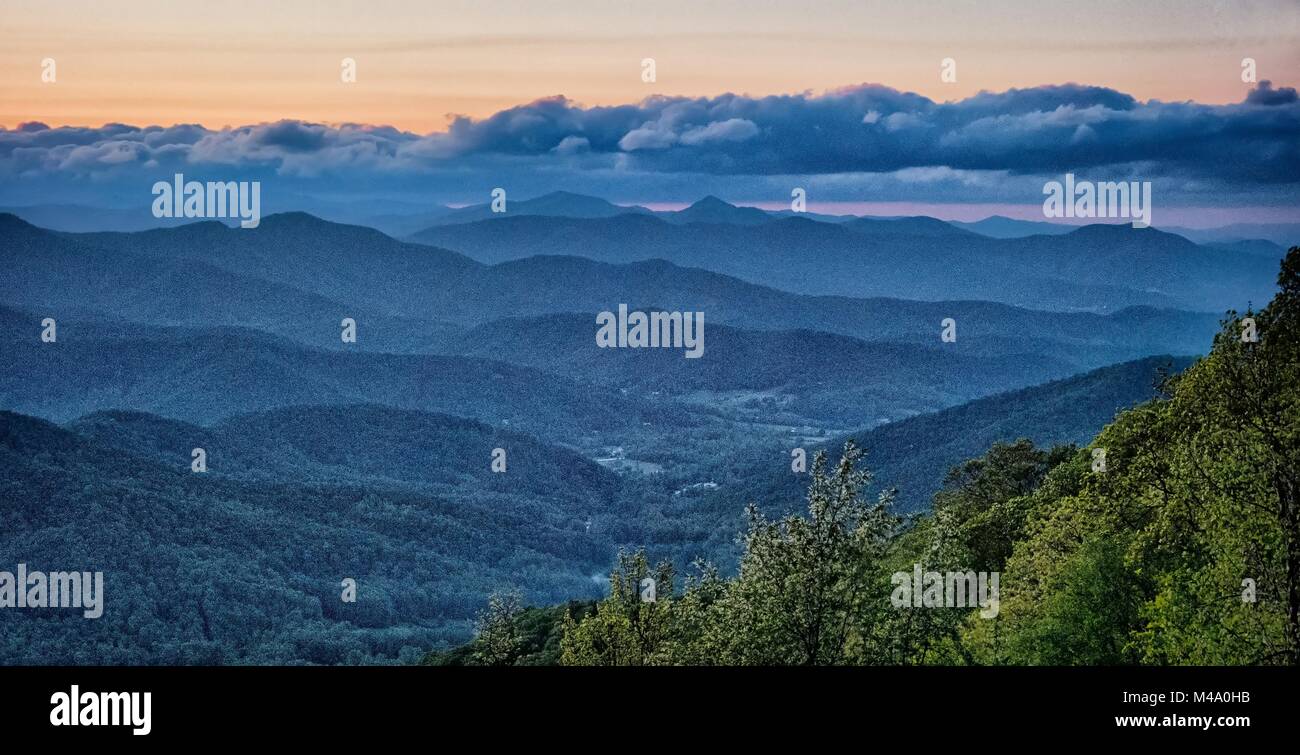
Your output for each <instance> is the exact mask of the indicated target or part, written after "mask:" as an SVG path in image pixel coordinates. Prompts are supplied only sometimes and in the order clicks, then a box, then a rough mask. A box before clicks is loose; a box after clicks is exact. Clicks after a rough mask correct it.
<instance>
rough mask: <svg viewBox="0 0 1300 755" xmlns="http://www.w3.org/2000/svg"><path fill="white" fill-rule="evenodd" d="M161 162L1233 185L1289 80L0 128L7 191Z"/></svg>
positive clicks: (463, 172)
mask: <svg viewBox="0 0 1300 755" xmlns="http://www.w3.org/2000/svg"><path fill="white" fill-rule="evenodd" d="M171 170H185V171H187V172H190V173H201V172H204V171H226V172H229V171H230V170H235V171H238V172H240V173H241V174H249V175H258V176H278V177H281V178H295V179H300V180H301V181H303V182H306V183H304V184H303V185H304V186H306V185H307V183H309V182H311V181H317V182H321V183H324V182H329V181H333V182H335V183H336V184H340V183H341V184H347V185H358V186H367V187H373V186H382V185H389V186H399V185H420V184H421V183H423V184H424V185H428V184H429V183H430V182H435V183H437V184H438V185H439V186H445V185H446V182H444V181H442V180H441V179H444V178H449V177H455V178H456V180H458V181H459V182H460V185H472V186H473V192H474V193H475V194H477V193H480V192H481V191H482V188H483V187H482V186H480V185H479V184H484V185H486V186H487V187H489V188H490V187H491V186H496V185H504V184H505V183H507V182H509V181H515V182H521V181H526V182H531V183H530V184H529V185H534V184H545V183H549V185H551V186H552V187H556V186H576V185H578V184H585V185H599V186H601V187H608V186H617V185H619V184H620V181H622V182H624V183H627V182H628V181H630V180H632V179H635V181H651V180H653V181H654V182H656V185H658V186H673V185H678V184H680V185H686V186H690V185H703V184H702V183H701V182H702V181H704V180H705V177H710V176H711V177H715V178H716V179H718V180H725V181H731V182H732V185H746V184H745V182H746V181H748V182H749V183H748V185H750V186H764V187H766V186H767V185H769V184H770V183H772V182H773V181H776V180H777V179H779V178H780V177H800V178H802V179H806V180H808V181H809V182H814V183H815V182H818V181H820V182H821V185H823V186H827V187H831V188H832V189H835V190H837V191H839V192H840V193H841V194H844V195H846V196H851V197H854V198H859V197H861V196H862V188H863V187H866V186H874V187H880V186H882V185H892V186H894V187H895V188H897V187H898V186H909V187H910V186H915V187H931V190H936V189H935V187H937V186H940V185H942V186H944V187H949V186H957V187H968V189H969V191H970V193H971V195H972V196H981V194H980V192H987V191H988V190H989V189H988V187H989V185H990V183H991V182H996V181H998V180H1002V179H1005V178H1007V177H1015V176H1042V175H1051V174H1060V173H1064V172H1076V173H1089V174H1094V175H1102V176H1105V177H1107V178H1111V177H1129V178H1131V179H1134V180H1138V179H1141V180H1156V179H1164V180H1167V181H1168V182H1169V185H1170V186H1171V187H1174V188H1179V187H1181V188H1182V189H1183V190H1187V191H1199V192H1202V193H1204V192H1209V191H1212V190H1214V187H1232V190H1234V191H1237V192H1239V193H1241V192H1249V191H1252V188H1251V187H1255V188H1256V189H1258V188H1261V187H1263V186H1273V187H1287V186H1295V184H1296V183H1297V182H1298V181H1300V100H1298V98H1297V96H1296V91H1295V89H1292V88H1289V87H1285V88H1280V89H1274V88H1273V86H1272V84H1271V83H1270V82H1268V81H1263V82H1260V84H1259V85H1258V86H1257V87H1256V88H1255V89H1254V90H1252V91H1251V92H1249V93H1248V94H1247V96H1246V97H1245V99H1244V100H1243V101H1242V102H1240V103H1237V104H1229V105H1205V104H1199V103H1195V102H1173V103H1167V102H1160V101H1148V102H1140V101H1138V100H1136V99H1134V98H1133V97H1132V96H1130V95H1127V94H1124V93H1122V92H1117V91H1115V90H1112V89H1107V88H1104V87H1092V86H1082V85H1077V84H1066V85H1061V86H1044V87H1034V88H1028V89H1012V90H1008V91H1005V92H981V93H979V94H977V95H975V96H972V97H968V98H966V99H963V100H958V101H953V102H936V101H934V100H931V99H929V98H926V97H923V96H921V95H918V94H914V93H909V92H900V91H898V90H895V89H892V88H889V87H886V86H880V85H873V84H868V85H860V86H852V87H845V88H842V89H836V90H832V91H829V92H825V93H821V94H813V93H809V92H805V93H799V94H789V95H773V96H767V97H749V96H744V95H736V94H723V95H719V96H717V97H698V98H687V97H663V96H656V97H650V98H647V99H645V100H643V101H641V102H638V103H635V104H628V105H619V106H612V107H583V106H581V105H578V104H577V103H574V102H573V101H571V100H568V99H566V98H564V97H560V96H556V97H550V98H545V99H541V100H537V101H535V102H531V103H528V104H524V105H519V106H517V107H512V108H509V109H507V110H503V111H501V112H498V113H496V114H494V115H492V116H490V117H487V118H482V119H472V118H467V117H458V118H456V119H455V120H453V121H452V123H451V125H450V127H449V128H448V130H447V131H445V132H441V133H434V134H428V135H419V134H413V133H409V132H404V131H400V130H398V129H395V128H392V127H390V126H372V125H362V124H344V125H340V126H326V125H322V124H316V123H306V122H300V121H292V120H285V121H279V122H276V123H265V124H258V125H251V126H243V127H239V128H229V129H223V130H219V131H214V130H211V129H206V128H203V127H201V126H198V125H194V124H183V125H176V126H170V127H159V126H150V127H145V128H141V127H136V126H129V125H125V124H108V125H105V126H103V127H100V128H78V127H61V128H49V127H47V126H45V125H44V124H39V123H26V124H22V125H20V126H19V127H18V128H16V129H14V130H7V129H0V179H4V182H5V183H9V184H10V185H11V187H13V191H17V192H21V190H22V184H23V183H24V182H25V181H26V182H32V181H44V182H47V183H48V182H50V181H56V182H57V181H59V180H65V181H68V182H76V181H79V180H81V179H84V178H85V177H90V178H93V179H95V180H96V181H97V182H98V183H97V184H96V185H107V184H111V183H112V181H113V180H114V179H115V178H118V179H122V180H126V179H128V178H129V179H130V180H132V181H135V180H139V181H144V180H146V179H148V180H149V181H150V182H152V180H155V179H156V177H157V176H158V175H160V174H166V173H167V172H168V171H171ZM223 175H224V174H223ZM866 176H894V178H892V179H890V181H889V182H882V181H880V180H878V179H870V180H869V179H867V178H864V177H866ZM543 177H544V178H545V181H543ZM679 177H680V178H679ZM837 177H846V178H837ZM854 177H856V178H854ZM999 177H1002V179H999ZM11 179H12V180H11ZM783 180H784V179H783ZM709 181H710V185H717V182H716V181H713V180H712V179H709ZM855 182H856V183H855ZM891 182H892V183H891ZM837 187H838V188H837ZM855 187H856V190H855ZM1286 191H1291V193H1292V194H1294V191H1293V190H1286ZM626 193H627V192H623V194H624V195H626ZM787 193H788V192H787ZM733 194H734V192H733Z"/></svg>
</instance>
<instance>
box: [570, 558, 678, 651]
mask: <svg viewBox="0 0 1300 755" xmlns="http://www.w3.org/2000/svg"><path fill="white" fill-rule="evenodd" d="M647 579H649V580H653V582H652V583H645V580H647ZM643 584H644V585H645V586H643ZM651 584H652V585H653V586H652V587H651V586H650V585H651ZM647 588H649V589H647ZM651 590H652V591H653V592H651ZM672 596H673V566H672V564H671V563H669V562H661V563H660V564H659V565H658V566H656V567H654V568H651V566H650V561H649V559H648V558H647V556H646V552H645V549H644V548H642V549H640V550H638V551H636V552H635V553H626V552H620V553H619V554H618V566H617V568H615V569H614V571H613V573H611V574H610V576H609V595H608V596H607V597H606V598H605V599H604V600H602V601H600V602H599V603H597V604H596V610H595V612H594V613H593V614H591V615H590V616H586V617H584V618H583V619H582V621H580V622H577V621H574V620H573V618H572V617H571V616H566V617H565V625H564V636H563V639H562V640H561V657H560V662H561V663H562V664H564V665H566V666H648V665H657V664H661V663H665V662H666V661H667V658H666V657H665V655H664V652H665V650H664V648H663V647H662V646H663V643H664V641H665V639H666V637H667V634H668V631H669V625H670V622H671V619H672V611H673V597H672ZM651 597H653V599H648V598H651Z"/></svg>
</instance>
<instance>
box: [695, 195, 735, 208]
mask: <svg viewBox="0 0 1300 755" xmlns="http://www.w3.org/2000/svg"><path fill="white" fill-rule="evenodd" d="M717 208H725V209H731V210H735V209H739V208H737V207H736V205H734V204H732V203H730V202H728V201H726V200H724V199H720V198H718V197H716V196H714V195H712V194H708V195H706V196H704V197H703V198H701V199H697V200H695V201H694V202H692V203H691V205H690V207H687V208H686V209H688V210H694V209H701V210H703V209H717Z"/></svg>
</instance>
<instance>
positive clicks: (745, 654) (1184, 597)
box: [426, 248, 1300, 665]
mask: <svg viewBox="0 0 1300 755" xmlns="http://www.w3.org/2000/svg"><path fill="white" fill-rule="evenodd" d="M1278 283H1279V287H1280V291H1279V292H1278V294H1277V296H1276V297H1275V298H1274V299H1273V301H1272V302H1271V303H1270V304H1269V305H1268V306H1267V307H1265V308H1264V309H1262V310H1260V311H1258V312H1251V311H1248V312H1245V313H1242V314H1240V315H1233V316H1231V317H1229V318H1228V319H1227V320H1226V321H1225V322H1224V325H1223V328H1222V330H1221V331H1220V333H1219V335H1218V337H1217V338H1216V339H1215V344H1214V348H1213V350H1212V351H1211V353H1210V354H1209V355H1208V356H1206V357H1204V358H1202V359H1199V360H1197V361H1196V363H1195V364H1193V365H1191V366H1190V367H1189V368H1188V369H1187V370H1185V371H1184V372H1183V373H1182V374H1180V375H1177V376H1172V377H1170V378H1169V379H1168V380H1167V381H1166V382H1165V384H1164V386H1163V394H1164V395H1163V396H1162V397H1160V398H1157V399H1154V400H1152V401H1149V402H1147V403H1144V404H1142V405H1141V406H1138V407H1135V408H1133V409H1129V410H1127V411H1124V412H1121V413H1120V414H1119V415H1118V416H1117V417H1116V418H1115V420H1114V421H1113V422H1111V423H1110V424H1108V425H1107V426H1106V427H1105V428H1104V429H1103V430H1102V431H1101V432H1100V433H1099V434H1097V436H1096V437H1095V438H1093V439H1092V441H1091V442H1090V443H1089V444H1088V445H1087V446H1086V447H1084V448H1074V447H1070V446H1061V447H1056V448H1051V449H1044V448H1037V447H1035V446H1034V445H1033V444H1032V443H1029V442H1027V441H1021V442H1016V443H996V444H994V445H993V446H991V447H990V448H989V449H988V450H987V451H986V452H985V453H983V454H982V455H981V456H979V457H978V458H974V459H971V460H970V461H968V462H965V463H963V464H960V465H958V466H956V467H954V468H953V469H952V471H951V472H950V473H949V475H948V477H947V480H946V482H945V484H944V487H943V489H941V490H940V491H939V492H937V493H936V494H935V496H934V498H933V507H932V510H931V511H930V512H928V513H926V514H923V515H920V516H915V517H910V518H907V517H902V516H899V515H898V514H897V513H896V511H895V507H894V497H893V494H892V493H891V492H889V491H883V492H881V491H878V490H876V489H874V488H873V485H872V483H873V479H872V478H873V475H872V474H871V472H870V471H869V470H868V468H867V465H866V464H865V463H864V458H863V455H862V450H861V449H860V448H858V447H857V446H856V445H855V444H854V443H853V442H852V441H849V442H847V443H845V445H844V448H843V452H842V454H840V456H839V459H838V461H837V462H836V463H834V464H828V462H827V460H826V457H825V455H819V457H818V459H817V461H816V463H815V465H814V468H813V470H812V475H811V479H810V481H809V485H808V488H807V504H806V508H805V509H804V510H803V511H802V512H796V511H795V510H794V508H793V507H791V508H790V513H788V514H786V515H783V516H781V517H779V518H774V519H773V518H768V517H767V516H765V515H764V513H763V512H762V511H760V510H759V509H758V508H757V507H751V509H750V513H749V522H748V525H747V527H746V528H745V530H744V531H743V533H742V535H741V543H742V547H743V552H742V555H741V558H740V563H739V569H738V570H737V572H736V574H735V576H726V575H725V573H723V572H721V571H719V570H718V569H717V568H715V567H713V566H711V565H709V564H702V565H700V566H699V568H698V569H697V570H696V571H695V572H694V573H692V574H690V575H688V576H687V577H686V578H685V580H682V579H681V578H680V577H679V575H678V574H677V573H676V571H675V569H674V566H673V564H672V563H671V562H667V561H666V562H662V563H660V564H659V565H657V566H655V565H653V561H652V558H651V557H649V556H647V553H646V551H645V550H640V551H635V552H625V553H623V554H621V555H620V558H619V560H618V563H617V565H616V567H615V569H614V572H613V573H612V574H611V578H610V587H609V594H608V596H607V597H606V598H604V599H603V600H601V601H600V602H599V603H597V604H596V606H595V607H594V609H593V610H591V611H587V610H584V609H583V607H582V606H577V605H570V606H568V607H566V608H565V609H563V610H555V611H552V612H550V613H549V614H547V613H542V614H539V613H537V612H535V611H523V610H522V609H521V608H520V607H519V606H518V604H517V602H515V601H513V600H512V599H510V597H509V596H506V597H504V598H503V597H498V598H495V599H494V600H493V601H492V602H491V603H490V604H489V607H488V609H487V610H485V611H484V612H483V614H482V615H481V619H480V624H479V635H478V639H476V640H475V641H474V643H472V644H470V645H469V646H467V647H466V648H463V649H461V650H459V651H457V652H454V653H450V654H439V653H434V654H431V655H430V656H428V657H427V658H426V662H427V663H435V664H436V663H493V664H503V663H504V664H509V663H538V662H560V663H565V664H576V665H662V664H690V665H697V664H704V665H708V664H762V665H767V664H882V663H883V664H1030V665H1038V664H1054V665H1055V664H1082V665H1096V664H1200V665H1206V664H1209V665H1232V664H1292V665H1294V664H1296V663H1298V662H1300V248H1292V249H1291V250H1290V252H1289V253H1288V255H1287V257H1286V259H1285V260H1284V261H1283V264H1282V269H1281V273H1280V275H1279V278H1278ZM1252 326H1253V330H1252ZM914 571H915V572H916V573H917V576H918V579H919V577H920V573H921V572H935V573H940V574H952V573H957V574H966V573H969V574H970V575H971V579H972V580H973V579H974V578H975V574H976V573H979V574H980V575H981V579H983V575H998V576H999V577H1000V588H999V589H995V590H993V591H991V592H988V593H982V594H981V598H982V600H981V602H980V603H979V604H977V605H969V604H967V605H966V606H965V607H962V604H961V603H958V604H957V605H956V606H944V605H943V604H942V602H940V604H939V605H938V606H937V607H935V606H931V605H929V604H928V603H926V604H923V603H913V602H911V601H910V600H900V599H898V595H899V593H898V590H900V589H901V586H902V584H903V583H907V582H910V579H911V575H912V573H913V572H914ZM900 576H901V579H900ZM646 579H651V580H654V582H655V586H656V597H655V599H653V600H648V601H647V600H645V599H644V590H645V588H644V585H645V584H646V582H645V580H646ZM927 579H928V578H927ZM674 588H680V589H674ZM928 589H929V588H928V587H927V592H928ZM926 600H928V598H927V599H926ZM547 616H549V617H550V618H551V621H550V622H547V621H545V619H546V617H547ZM556 624H558V625H559V629H558V630H556V628H555V627H556ZM557 631H558V634H559V637H560V639H559V642H558V647H557V644H556V643H555V642H553V641H549V642H548V641H539V637H542V638H549V637H552V636H553V635H554V634H555V633H556V632H557Z"/></svg>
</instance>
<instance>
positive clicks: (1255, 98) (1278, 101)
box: [1246, 79, 1296, 106]
mask: <svg viewBox="0 0 1300 755" xmlns="http://www.w3.org/2000/svg"><path fill="white" fill-rule="evenodd" d="M1295 101H1296V91H1295V89H1293V88H1291V87H1282V88H1281V89H1274V88H1273V82H1271V81H1269V80H1268V79H1265V80H1263V81H1261V82H1259V86H1257V87H1255V88H1254V89H1252V90H1251V91H1250V94H1248V95H1246V102H1247V104H1250V105H1269V106H1271V105H1289V104H1291V103H1293V102H1295Z"/></svg>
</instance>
